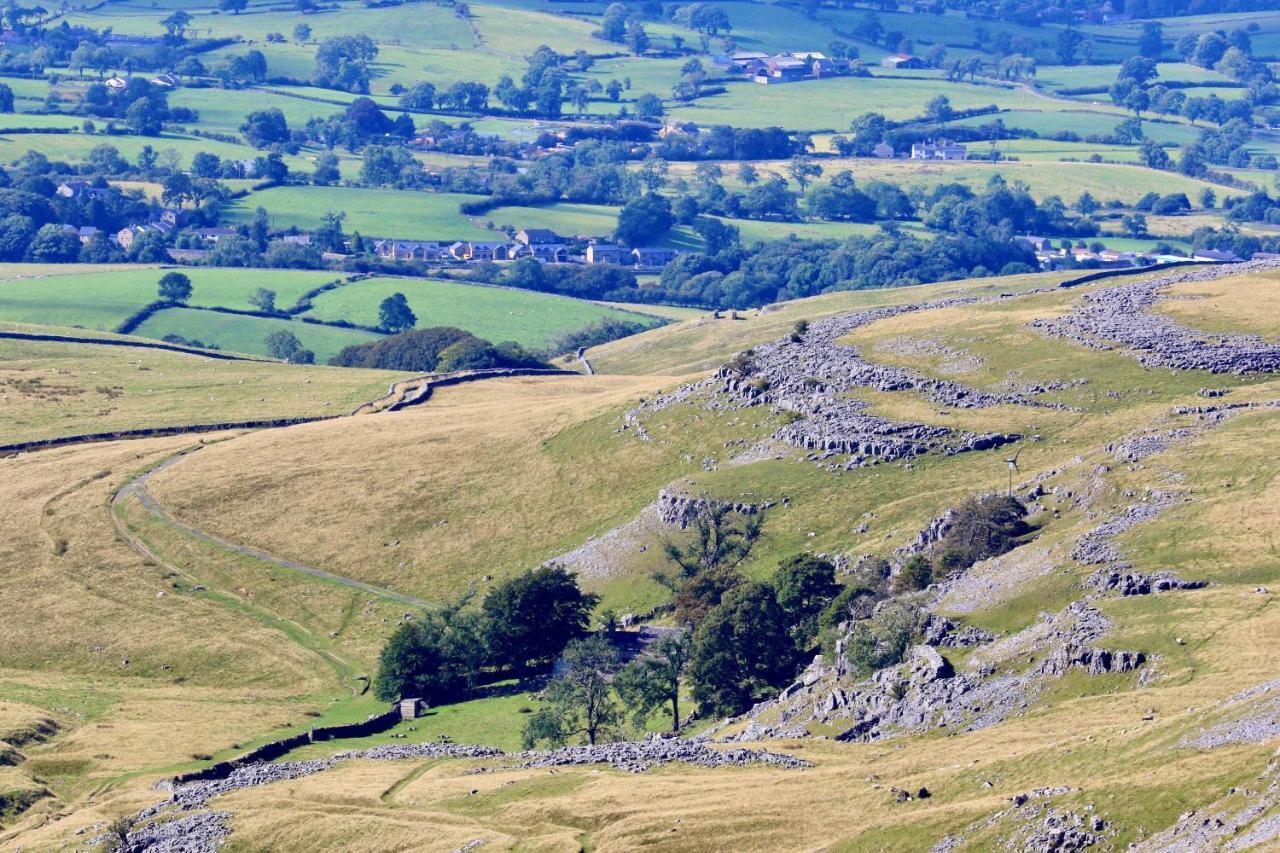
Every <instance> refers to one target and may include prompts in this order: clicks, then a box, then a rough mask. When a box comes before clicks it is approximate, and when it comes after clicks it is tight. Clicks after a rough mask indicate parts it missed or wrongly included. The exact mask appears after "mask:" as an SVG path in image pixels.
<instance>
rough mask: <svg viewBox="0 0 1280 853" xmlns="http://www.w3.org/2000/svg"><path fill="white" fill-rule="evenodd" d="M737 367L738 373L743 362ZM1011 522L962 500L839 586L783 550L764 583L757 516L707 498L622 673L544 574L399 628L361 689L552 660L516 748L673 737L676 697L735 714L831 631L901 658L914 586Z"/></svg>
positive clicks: (1018, 507)
mask: <svg viewBox="0 0 1280 853" xmlns="http://www.w3.org/2000/svg"><path fill="white" fill-rule="evenodd" d="M803 333H804V329H803V327H802V326H798V327H797V335H803ZM749 359H750V354H749V353H747V354H744V359H743V361H742V363H741V364H740V365H739V368H740V369H743V370H747V369H749ZM1025 517H1026V508H1025V506H1023V505H1022V503H1021V502H1019V501H1018V500H1016V499H1015V498H1013V497H1007V496H987V497H983V498H975V499H970V500H968V501H966V502H965V503H964V504H962V505H961V506H960V507H958V508H956V510H955V511H954V512H953V513H952V514H951V519H950V524H949V526H948V527H947V528H946V530H945V532H944V534H943V536H942V537H941V539H940V540H938V541H937V542H935V543H933V544H932V545H931V546H930V547H929V548H928V549H927V550H926V551H925V552H924V553H921V554H917V555H915V556H913V557H911V558H910V559H909V560H907V561H906V562H905V563H902V564H899V565H893V564H890V563H889V562H887V561H886V560H883V559H880V558H872V559H867V560H864V561H862V562H861V563H860V565H859V569H858V571H857V572H856V573H855V574H854V576H853V578H851V580H850V582H849V583H847V584H843V585H842V584H841V583H839V582H838V581H837V580H836V577H835V567H834V565H833V564H832V563H831V562H830V561H829V560H827V559H825V558H822V557H818V556H815V555H813V554H799V555H796V556H793V557H790V558H788V559H785V560H783V561H782V562H780V563H779V564H778V566H777V567H776V569H775V571H774V573H773V576H772V578H771V580H770V581H767V582H764V581H755V580H750V579H748V578H747V577H746V576H745V575H744V574H743V573H742V572H741V570H740V566H741V565H742V564H743V563H744V562H745V560H746V559H747V558H748V557H749V555H750V554H751V552H752V549H753V548H754V546H755V544H756V543H757V542H758V540H759V538H760V534H761V527H762V521H763V519H762V518H761V516H760V515H759V514H755V513H753V514H747V515H743V514H741V513H739V512H737V511H735V510H733V509H731V508H729V507H728V506H725V505H720V504H716V503H714V502H708V503H707V504H706V505H705V506H703V508H702V509H701V510H700V511H699V513H698V515H697V517H696V518H695V519H694V524H693V527H692V530H691V531H690V532H689V533H688V534H687V535H685V536H683V537H681V538H680V541H678V542H677V541H668V542H667V543H665V545H664V551H665V554H666V557H667V559H668V562H669V565H670V570H669V571H666V572H663V573H659V574H658V575H657V579H658V580H659V581H660V582H661V583H663V584H664V585H665V586H667V587H668V588H669V589H670V590H671V592H672V608H673V609H672V612H673V618H674V621H675V622H676V625H677V627H676V628H674V629H670V630H669V631H668V632H667V633H665V634H664V635H663V636H662V637H661V638H660V639H658V640H657V641H656V642H653V643H651V644H650V645H649V646H648V647H647V648H646V649H644V650H643V652H642V653H641V654H639V655H637V656H635V657H634V658H633V659H632V660H631V661H630V662H629V663H627V664H626V665H623V662H622V659H621V657H620V654H619V651H618V645H617V643H616V642H615V637H614V631H615V630H616V629H615V619H614V617H613V615H612V613H611V612H610V611H605V612H603V613H601V614H600V623H601V626H600V629H599V630H598V631H596V632H595V633H591V634H588V633H587V627H588V624H589V622H590V616H591V612H592V610H593V608H594V607H595V605H596V603H597V600H596V598H595V596H592V595H587V594H584V593H582V592H581V591H580V590H579V589H578V586H577V583H576V580H575V579H574V577H573V576H572V575H570V574H569V573H568V572H566V571H565V570H564V569H563V568H562V567H560V566H556V565H547V566H543V567H542V568H539V569H536V570H534V571H530V572H526V573H524V574H522V575H520V576H518V577H515V578H512V579H511V580H508V581H504V582H502V583H499V584H497V585H496V586H494V587H493V588H492V589H491V590H490V591H489V593H488V595H487V596H486V597H485V598H484V600H483V602H482V603H481V604H480V605H479V606H478V607H477V606H475V605H474V604H473V603H472V602H471V599H470V597H467V598H464V599H462V600H460V601H458V602H455V603H453V604H450V605H448V606H446V607H443V608H441V609H440V610H437V611H432V612H428V613H424V614H422V615H421V616H419V617H417V618H415V619H413V620H412V621H409V622H406V623H405V624H403V625H401V626H400V627H399V628H398V629H397V630H396V632H395V633H394V634H393V635H392V637H391V639H390V640H389V641H388V642H387V645H386V646H385V648H384V649H383V652H382V654H381V657H380V666H379V672H378V676H377V678H376V680H375V692H376V693H377V695H378V696H379V698H382V699H384V700H390V699H398V698H400V697H402V696H418V697H422V698H424V699H426V700H428V701H430V702H433V703H439V702H448V701H454V700H456V699H459V698H462V697H465V696H468V695H471V694H472V693H473V691H474V690H475V689H476V688H477V687H478V686H480V685H482V684H483V683H486V682H494V681H497V680H500V679H503V678H509V677H516V678H523V677H525V676H527V675H530V674H535V673H538V672H541V671H544V670H545V669H546V668H547V667H548V666H549V665H550V664H551V663H552V662H553V661H556V662H557V666H556V668H555V671H554V673H553V674H552V675H551V677H550V678H549V680H548V681H547V684H546V687H545V689H544V690H543V691H542V693H541V697H542V699H543V703H542V705H541V707H540V708H539V709H538V710H537V711H536V712H535V713H533V714H532V715H531V716H530V717H529V719H528V721H527V723H526V726H525V730H524V740H525V746H526V748H531V747H533V746H535V745H537V744H541V743H547V744H551V745H553V746H558V745H561V744H564V743H567V742H570V741H572V740H578V739H580V740H583V741H585V742H587V743H596V742H598V741H601V740H610V739H615V738H619V737H622V736H624V735H625V733H626V727H627V721H628V716H629V717H630V722H631V724H632V725H633V726H634V727H635V728H637V729H640V730H644V729H646V728H648V727H649V726H651V725H653V724H654V723H655V715H661V716H662V717H667V718H669V722H668V724H669V725H670V727H671V729H672V730H673V731H679V730H680V728H681V727H682V726H683V725H684V724H685V723H686V722H688V720H689V719H690V715H689V714H688V713H686V712H682V706H681V699H682V697H684V696H686V695H687V696H690V697H691V698H692V700H693V702H694V703H695V704H696V706H697V713H698V714H700V715H703V716H707V715H713V714H714V715H732V714H739V713H742V712H743V711H745V710H747V709H748V708H750V707H751V706H752V705H753V704H755V703H756V702H759V701H761V700H763V699H766V698H768V697H769V696H771V695H773V694H774V693H775V692H776V691H777V690H778V689H780V688H781V687H782V686H784V685H785V684H787V683H789V682H790V681H791V680H792V679H793V678H794V677H795V675H796V672H797V671H798V669H799V668H800V667H801V666H802V665H803V664H804V663H805V662H806V661H807V660H808V659H809V658H811V657H812V655H813V653H814V651H815V650H817V649H818V648H820V647H822V648H825V649H826V651H827V653H828V654H831V653H832V649H833V648H834V647H835V639H836V638H838V637H844V638H845V639H846V642H845V643H844V648H845V650H846V651H845V654H846V656H847V662H848V664H849V665H850V667H851V668H852V669H853V671H855V672H861V673H863V674H868V673H870V672H872V671H874V670H876V669H880V668H883V667H887V666H892V665H894V664H896V663H899V662H901V661H902V660H903V659H904V658H905V655H906V652H907V650H908V648H910V645H911V644H912V643H913V642H916V641H917V638H918V636H919V634H920V632H921V630H922V629H923V627H924V624H925V621H926V618H925V617H926V614H925V613H924V611H923V610H922V609H921V608H920V607H919V606H918V604H917V602H918V596H917V593H918V592H919V591H920V590H923V589H925V588H926V587H928V586H929V585H930V584H932V583H934V582H935V581H937V580H939V579H941V578H943V577H946V576H948V575H952V574H955V573H958V572H962V571H964V570H966V569H967V568H969V567H970V566H972V565H973V564H974V563H975V562H977V561H979V560H983V559H987V558H989V557H992V556H996V555H999V554H1002V553H1005V552H1006V551H1008V550H1010V549H1011V548H1013V547H1015V546H1016V545H1017V544H1019V543H1021V542H1023V541H1025V539H1026V537H1027V536H1028V535H1029V534H1030V533H1031V532H1032V528H1031V527H1030V526H1029V525H1028V524H1027V523H1026V521H1025Z"/></svg>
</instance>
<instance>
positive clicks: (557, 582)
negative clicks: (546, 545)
mask: <svg viewBox="0 0 1280 853" xmlns="http://www.w3.org/2000/svg"><path fill="white" fill-rule="evenodd" d="M598 600H599V599H598V598H597V596H595V595H592V594H589V593H584V592H583V591H582V590H581V589H579V588H578V581H577V579H576V578H575V577H574V576H573V575H572V574H570V573H569V572H568V571H567V570H566V569H565V568H564V567H563V566H559V565H554V564H551V565H546V566H542V567H540V568H537V569H533V570H531V571H528V572H525V573H524V574H521V575H517V576H516V577H514V578H511V579H510V580H508V581H504V582H503V583H500V584H498V585H497V586H495V587H494V588H493V589H492V590H490V592H489V594H488V595H487V596H486V597H485V600H484V607H483V610H484V617H485V643H486V645H487V646H488V649H489V656H490V659H491V660H492V661H493V662H494V663H495V664H498V665H506V666H511V667H513V668H514V669H515V670H516V672H517V673H518V674H521V675H523V674H524V673H525V672H526V671H527V669H528V666H529V665H530V664H535V665H537V664H547V663H550V662H551V661H552V660H554V659H555V657H556V656H557V655H558V654H560V651H561V650H562V649H563V648H564V647H565V645H566V644H567V643H568V642H569V641H570V640H572V639H574V638H576V637H578V636H580V635H581V634H582V633H583V632H584V631H586V629H587V625H588V624H589V621H590V618H591V611H592V609H593V608H594V607H595V606H596V602H597V601H598Z"/></svg>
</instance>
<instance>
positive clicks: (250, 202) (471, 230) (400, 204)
mask: <svg viewBox="0 0 1280 853" xmlns="http://www.w3.org/2000/svg"><path fill="white" fill-rule="evenodd" d="M481 198H483V197H482V196H474V195H467V194H465V193H429V192H414V191H406V190H377V189H354V188H347V187H272V188H270V189H265V190H260V191H258V192H255V193H251V194H250V195H248V196H246V197H245V198H243V199H237V200H236V201H235V202H233V203H232V204H230V205H228V206H227V207H226V208H225V211H224V212H225V218H226V219H227V220H228V221H230V222H252V221H253V217H254V211H255V210H256V209H257V208H259V207H262V208H265V209H266V211H267V212H268V213H269V214H270V218H271V225H272V227H273V228H277V229H280V230H285V229H288V228H298V229H302V230H310V229H313V228H316V227H318V226H319V225H320V224H321V223H322V222H323V221H324V215H325V214H326V213H328V212H331V211H334V212H336V211H341V212H343V213H346V215H347V216H346V219H345V220H344V221H343V224H342V227H343V230H345V231H346V232H347V233H352V232H356V231H358V232H360V233H361V234H362V235H364V236H366V237H382V238H395V239H400V240H441V241H446V242H453V241H454V240H499V239H502V235H495V234H494V232H492V231H489V230H487V229H485V228H481V227H480V226H479V225H476V224H474V223H473V222H472V221H471V220H469V219H468V218H467V217H464V216H463V215H462V214H461V213H460V212H459V211H458V205H459V204H462V203H463V202H467V201H477V200H479V199H481Z"/></svg>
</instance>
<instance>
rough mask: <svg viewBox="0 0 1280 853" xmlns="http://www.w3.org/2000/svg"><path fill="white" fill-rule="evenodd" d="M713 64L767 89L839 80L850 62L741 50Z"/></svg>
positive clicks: (812, 53) (810, 53)
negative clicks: (833, 78) (773, 86)
mask: <svg viewBox="0 0 1280 853" xmlns="http://www.w3.org/2000/svg"><path fill="white" fill-rule="evenodd" d="M712 63H713V64H714V65H716V66H717V67H719V68H721V69H722V70H724V71H727V72H730V73H736V74H741V75H743V76H745V77H747V78H748V79H750V80H753V81H755V82H756V83H761V84H764V85H766V86H772V85H776V84H778V83H796V82H799V81H801V80H817V79H819V78H822V77H838V76H843V75H847V74H848V73H849V63H848V62H847V61H845V60H842V59H831V58H829V57H827V56H826V55H824V54H822V53H819V52H818V51H807V52H795V53H792V52H787V53H778V54H772V55H771V54H767V53H760V52H758V51H738V52H737V53H733V54H731V55H729V56H719V57H716V58H715V59H714V60H712Z"/></svg>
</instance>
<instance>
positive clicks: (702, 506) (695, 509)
mask: <svg viewBox="0 0 1280 853" xmlns="http://www.w3.org/2000/svg"><path fill="white" fill-rule="evenodd" d="M769 506H770V504H768V503H764V504H754V503H744V502H735V501H722V500H716V499H714V498H708V497H704V496H699V495H687V494H682V493H680V492H674V491H670V490H668V489H663V490H662V491H661V492H659V493H658V517H659V518H660V519H661V520H662V523H663V524H667V525H670V526H672V527H679V528H682V529H683V528H685V527H688V526H689V525H690V524H693V523H694V522H696V521H697V520H698V517H699V516H701V515H702V514H703V513H704V512H706V510H707V509H709V508H712V507H714V508H717V509H726V510H728V511H730V512H736V513H738V514H740V515H755V514H756V513H758V512H761V511H762V510H766V509H768V508H769Z"/></svg>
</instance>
